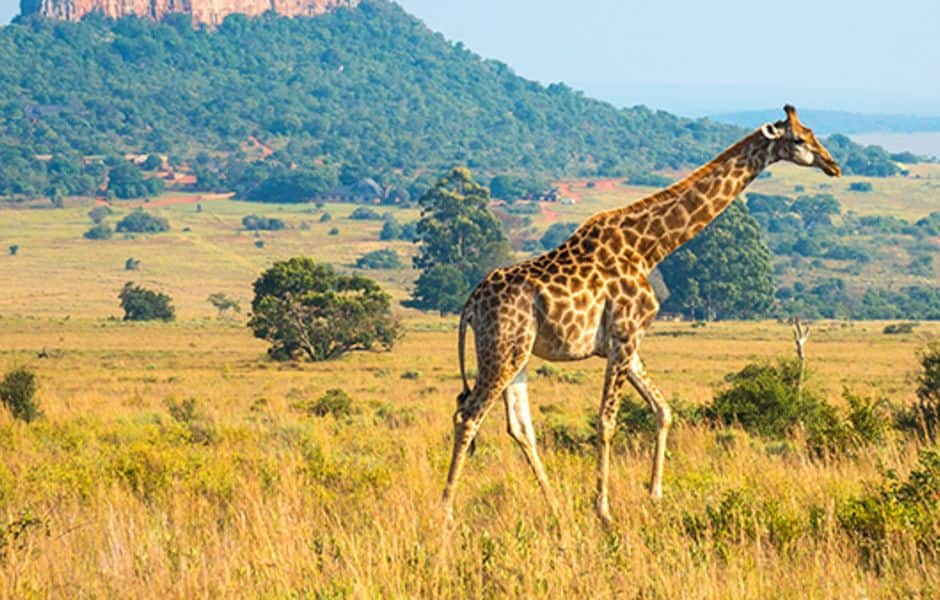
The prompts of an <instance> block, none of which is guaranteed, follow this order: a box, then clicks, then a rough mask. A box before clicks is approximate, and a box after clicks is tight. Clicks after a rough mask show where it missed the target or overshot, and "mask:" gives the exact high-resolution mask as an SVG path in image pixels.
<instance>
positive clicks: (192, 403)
mask: <svg viewBox="0 0 940 600" xmlns="http://www.w3.org/2000/svg"><path fill="white" fill-rule="evenodd" d="M196 404H197V403H196V399H195V398H187V399H186V400H176V399H173V398H168V399H167V401H166V408H167V411H168V412H169V413H170V417H172V418H173V420H174V421H176V422H177V423H179V424H181V425H183V426H185V427H186V429H187V431H188V433H189V441H190V442H191V443H194V444H211V443H212V442H214V441H215V440H216V438H217V436H216V432H215V427H214V426H213V424H212V422H211V421H210V420H209V419H208V417H206V416H205V415H203V414H201V413H200V412H199V410H198V409H197V406H196Z"/></svg>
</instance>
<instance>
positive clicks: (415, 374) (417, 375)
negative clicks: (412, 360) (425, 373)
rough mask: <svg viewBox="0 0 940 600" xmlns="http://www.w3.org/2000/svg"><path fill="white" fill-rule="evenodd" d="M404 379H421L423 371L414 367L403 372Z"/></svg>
mask: <svg viewBox="0 0 940 600" xmlns="http://www.w3.org/2000/svg"><path fill="white" fill-rule="evenodd" d="M401 378H402V379H412V380H415V379H421V371H416V370H414V369H409V370H408V371H405V372H404V373H402V374H401Z"/></svg>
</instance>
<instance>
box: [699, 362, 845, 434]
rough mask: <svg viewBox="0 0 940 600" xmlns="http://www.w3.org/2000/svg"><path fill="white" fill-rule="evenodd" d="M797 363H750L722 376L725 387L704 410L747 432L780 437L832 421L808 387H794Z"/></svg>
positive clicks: (798, 364)
mask: <svg viewBox="0 0 940 600" xmlns="http://www.w3.org/2000/svg"><path fill="white" fill-rule="evenodd" d="M799 378H800V363H799V361H797V360H781V361H779V362H778V363H777V364H775V365H774V364H755V363H752V364H749V365H747V366H745V367H744V368H743V369H741V370H740V371H739V372H737V373H732V374H730V375H727V376H726V377H725V381H726V382H727V383H728V386H727V387H726V388H725V389H723V390H721V391H719V392H718V394H716V396H715V399H714V400H713V401H712V403H711V405H709V406H708V407H707V409H706V411H707V414H708V416H709V417H711V418H713V419H715V420H717V421H720V422H721V423H724V424H725V425H732V424H739V425H740V426H741V427H743V428H744V429H745V430H746V431H749V432H752V433H756V434H758V435H762V436H765V437H770V438H778V439H779V438H782V437H785V436H786V435H788V434H790V433H792V432H793V431H794V429H796V427H797V426H798V425H799V424H801V423H803V424H805V425H809V424H813V425H814V426H817V427H818V426H819V425H820V424H821V423H824V422H829V421H831V420H833V416H834V415H833V414H832V412H833V411H832V407H830V406H828V405H826V404H825V403H824V402H823V401H822V400H819V399H818V398H817V397H816V395H815V394H814V393H813V392H812V391H809V390H803V391H802V393H800V391H799V390H798V389H797V388H798V385H799Z"/></svg>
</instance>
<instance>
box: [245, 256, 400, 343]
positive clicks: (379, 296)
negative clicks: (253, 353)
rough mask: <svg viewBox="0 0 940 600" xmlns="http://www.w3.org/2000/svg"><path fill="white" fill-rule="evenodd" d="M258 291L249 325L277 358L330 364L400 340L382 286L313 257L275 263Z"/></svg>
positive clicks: (261, 279)
mask: <svg viewBox="0 0 940 600" xmlns="http://www.w3.org/2000/svg"><path fill="white" fill-rule="evenodd" d="M254 291H255V297H254V300H252V303H251V309H252V316H251V320H250V321H249V322H248V326H249V327H250V328H251V329H252V331H253V332H254V335H255V337H258V338H261V339H264V340H267V341H269V342H271V347H270V348H269V349H268V354H269V355H270V356H271V357H272V358H274V359H276V360H290V359H293V358H296V357H298V356H306V357H307V358H308V359H310V360H312V361H320V360H331V359H334V358H337V357H339V356H341V355H342V354H345V353H347V352H350V351H352V350H368V349H371V348H373V347H374V346H376V345H379V346H382V347H383V348H385V349H386V350H387V349H390V348H391V347H392V345H393V344H394V343H395V341H396V340H397V339H398V338H399V337H400V333H401V328H400V325H399V323H398V322H397V321H396V320H395V319H394V318H392V315H391V298H390V296H389V295H388V294H386V293H385V292H383V291H382V289H381V288H380V287H379V285H378V284H377V283H375V282H374V281H372V280H371V279H367V278H365V277H360V276H358V275H341V274H339V273H336V272H335V271H334V270H333V268H332V267H331V266H329V265H324V264H319V263H317V262H315V261H314V260H313V259H311V258H307V257H294V258H291V259H290V260H287V261H280V262H276V263H274V265H273V266H271V268H270V269H268V270H267V271H265V272H264V273H262V274H261V276H260V277H259V278H258V279H257V280H256V281H255V283H254Z"/></svg>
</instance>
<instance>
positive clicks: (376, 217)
mask: <svg viewBox="0 0 940 600" xmlns="http://www.w3.org/2000/svg"><path fill="white" fill-rule="evenodd" d="M349 218H350V219H353V220H354V221H381V220H382V219H383V217H382V215H381V214H379V212H378V211H377V210H374V209H371V208H367V207H365V206H360V207H358V208H357V209H356V210H354V211H352V212H351V213H350V214H349Z"/></svg>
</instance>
